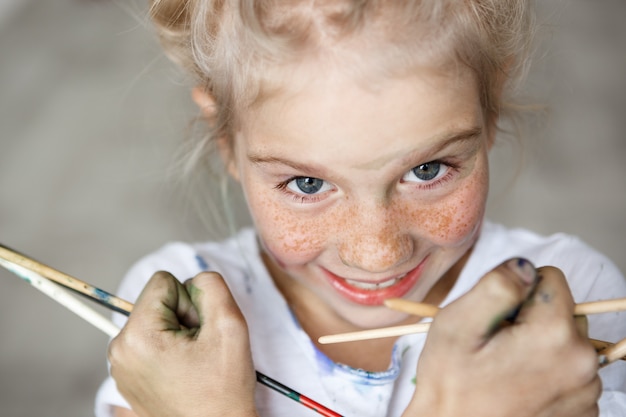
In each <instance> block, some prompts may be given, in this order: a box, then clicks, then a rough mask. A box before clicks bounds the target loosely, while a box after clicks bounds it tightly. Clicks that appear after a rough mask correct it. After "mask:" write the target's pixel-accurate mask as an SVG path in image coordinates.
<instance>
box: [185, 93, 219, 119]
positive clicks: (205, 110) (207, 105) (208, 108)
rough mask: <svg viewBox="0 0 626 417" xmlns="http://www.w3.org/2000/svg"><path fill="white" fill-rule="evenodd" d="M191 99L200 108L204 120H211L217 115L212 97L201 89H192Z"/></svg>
mask: <svg viewBox="0 0 626 417" xmlns="http://www.w3.org/2000/svg"><path fill="white" fill-rule="evenodd" d="M191 99H192V100H193V101H194V103H196V105H197V106H198V107H199V108H200V111H201V112H202V114H203V115H204V117H205V118H206V119H209V120H210V119H213V118H214V117H215V114H216V113H217V106H216V105H215V99H213V96H212V95H211V94H210V93H209V92H207V91H206V90H204V89H203V88H201V87H197V86H196V87H194V88H193V89H192V90H191Z"/></svg>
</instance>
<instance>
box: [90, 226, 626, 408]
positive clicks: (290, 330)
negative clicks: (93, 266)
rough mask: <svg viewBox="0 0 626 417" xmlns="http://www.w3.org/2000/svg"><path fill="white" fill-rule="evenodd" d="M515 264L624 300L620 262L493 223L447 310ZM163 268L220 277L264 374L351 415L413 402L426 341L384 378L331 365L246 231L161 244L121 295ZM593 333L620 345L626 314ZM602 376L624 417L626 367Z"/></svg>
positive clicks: (268, 399) (107, 394)
mask: <svg viewBox="0 0 626 417" xmlns="http://www.w3.org/2000/svg"><path fill="white" fill-rule="evenodd" d="M513 257H524V258H527V259H529V260H530V261H531V262H533V263H534V264H535V266H537V267H540V266H544V265H552V266H556V267H558V268H560V269H561V270H562V271H563V272H564V273H565V276H566V277H567V279H568V282H569V284H570V287H571V290H572V293H573V296H574V300H575V301H576V302H582V301H594V300H602V299H610V298H617V297H626V281H625V280H624V277H623V276H622V274H621V273H620V272H619V271H618V270H617V268H616V267H615V266H614V264H613V263H612V262H611V261H609V260H608V259H607V258H606V257H604V256H603V255H601V254H599V253H597V252H596V251H594V250H593V249H591V248H590V247H588V246H586V245H585V244H584V243H582V242H581V241H580V240H578V239H576V238H574V237H571V236H568V235H564V234H556V235H553V236H549V237H542V236H538V235H536V234H534V233H531V232H529V231H526V230H521V229H515V230H509V229H506V228H504V227H502V226H499V225H495V224H491V223H488V222H486V223H485V224H484V226H483V230H482V232H481V236H480V238H479V240H478V242H477V244H476V246H475V248H474V250H473V252H472V254H471V257H470V259H469V260H468V262H467V264H466V266H465V268H464V270H463V271H462V273H461V275H460V277H459V279H458V280H457V282H456V284H455V286H454V287H453V288H452V290H451V291H450V293H449V295H448V296H447V298H446V299H445V301H444V302H443V303H442V306H443V305H446V304H448V303H449V302H451V301H452V300H454V299H456V298H458V297H459V296H461V295H462V294H464V293H465V292H466V291H468V290H469V289H470V288H471V287H472V286H474V284H475V283H476V282H477V281H478V280H479V279H480V278H481V277H482V276H483V275H484V274H485V273H487V272H489V271H490V270H491V269H493V268H494V267H496V266H498V265H499V264H501V263H502V262H504V261H505V260H507V259H509V258H513ZM158 270H165V271H169V272H171V273H172V274H173V275H174V276H176V277H177V278H178V279H180V280H183V281H184V280H185V279H187V278H191V277H193V276H195V275H196V274H197V273H198V272H200V271H203V270H212V271H217V272H219V273H221V274H222V275H223V276H224V278H225V279H226V280H227V282H228V285H229V287H230V289H231V292H232V293H233V296H234V297H235V299H236V300H237V303H238V304H239V307H240V308H241V310H242V312H243V314H244V316H245V317H246V320H247V322H248V327H249V331H250V341H251V346H252V356H253V360H254V365H255V368H256V369H257V371H259V372H262V373H264V374H265V375H267V376H269V377H271V378H273V379H275V380H277V381H280V382H281V383H283V384H285V385H287V386H289V387H290V388H292V389H295V390H296V391H298V392H300V393H302V394H303V395H306V396H307V397H309V398H311V399H313V400H315V401H317V402H319V403H321V404H323V405H325V406H326V407H329V408H331V409H332V410H334V411H336V412H338V413H340V414H342V415H344V416H347V417H369V416H372V417H374V416H376V417H382V416H388V417H396V416H400V415H401V414H402V412H403V410H404V409H405V408H406V405H407V404H408V402H409V400H410V399H411V396H412V395H413V391H414V388H415V370H416V367H417V360H418V357H419V354H420V352H421V350H422V347H423V344H424V341H425V338H426V336H425V335H423V334H413V335H407V336H403V337H401V338H399V339H398V341H397V343H396V345H395V347H394V350H393V354H392V357H391V358H390V365H389V368H388V370H387V371H384V372H367V371H363V370H359V369H353V368H350V367H348V366H345V365H342V364H338V363H335V362H333V361H331V360H330V359H329V358H328V357H326V356H325V355H324V354H323V353H321V352H319V351H318V350H317V349H316V348H315V346H314V345H313V343H312V341H311V339H310V338H309V337H308V335H307V334H306V333H305V332H304V331H303V330H302V329H301V328H300V327H299V325H298V322H297V320H296V319H295V317H294V316H293V314H292V313H291V311H290V309H289V307H288V305H287V303H286V302H285V300H284V299H283V297H282V295H281V294H280V293H279V292H278V290H277V289H276V287H275V286H274V283H273V282H272V279H271V278H270V276H269V274H268V272H267V270H266V269H265V266H264V264H263V262H262V260H261V258H260V256H259V246H258V242H257V238H256V235H255V232H254V231H253V230H252V229H243V230H242V231H241V232H239V233H238V235H237V236H235V237H233V238H231V239H229V240H226V241H224V242H209V243H198V244H187V243H170V244H168V245H166V246H164V247H163V248H161V249H160V250H159V251H157V252H155V253H153V254H151V255H149V256H147V257H145V258H143V259H142V260H140V261H139V262H138V263H137V264H136V265H135V266H134V267H133V268H132V269H131V270H130V271H129V273H128V274H127V276H126V277H125V278H124V280H123V282H122V284H121V287H120V290H119V292H118V294H119V296H120V297H122V298H124V299H127V300H135V299H136V298H137V296H138V295H139V293H140V292H141V290H142V288H143V287H144V285H145V284H146V282H147V281H148V280H149V278H150V277H151V276H152V274H153V273H154V272H156V271H158ZM125 320H126V318H125V317H123V316H121V315H119V314H114V321H115V322H116V323H117V324H118V325H120V326H122V325H123V324H124V322H125ZM589 329H590V330H589V336H590V337H592V338H595V339H600V340H606V341H612V342H615V341H617V340H619V339H621V338H624V337H626V314H622V313H612V314H601V315H594V316H589ZM600 375H601V377H602V382H603V390H604V392H603V395H602V398H601V400H600V410H601V416H602V417H623V416H626V362H623V361H619V363H615V364H612V365H610V366H608V367H606V368H604V369H602V370H601V371H600ZM210 377H211V376H210V375H207V378H210ZM256 400H257V407H258V411H259V415H260V416H262V417H293V416H307V415H310V416H315V415H319V414H317V413H315V412H314V411H312V410H309V409H307V408H305V407H304V406H302V405H301V404H298V403H297V402H295V401H293V400H291V399H289V398H287V397H285V396H283V395H280V394H278V393H276V392H274V391H272V390H270V389H269V388H267V387H265V386H262V385H261V384H257V391H256ZM111 405H118V406H126V407H127V403H126V402H125V401H124V399H123V398H122V397H121V395H120V394H119V393H118V391H117V389H116V388H115V383H114V381H113V380H112V379H111V378H110V377H109V378H108V379H107V380H105V382H104V383H103V384H102V386H101V388H100V390H99V392H98V395H97V398H96V416H97V417H108V416H110V415H111V412H110V406H111Z"/></svg>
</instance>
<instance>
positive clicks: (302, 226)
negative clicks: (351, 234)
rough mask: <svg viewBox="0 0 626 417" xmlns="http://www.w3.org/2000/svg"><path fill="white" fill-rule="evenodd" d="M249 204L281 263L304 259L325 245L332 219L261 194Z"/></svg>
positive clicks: (267, 244)
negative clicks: (310, 214) (300, 211)
mask: <svg viewBox="0 0 626 417" xmlns="http://www.w3.org/2000/svg"><path fill="white" fill-rule="evenodd" d="M248 204H249V207H250V211H251V213H252V218H253V220H254V223H255V226H256V229H257V231H258V233H259V236H260V238H261V240H262V242H263V245H264V247H265V248H266V250H267V251H268V252H269V253H270V254H271V255H272V256H273V257H274V258H275V259H276V261H277V262H278V263H279V264H281V265H282V266H285V265H289V264H300V263H305V262H307V261H309V260H311V259H313V258H315V257H316V256H317V255H318V254H319V253H320V252H321V251H322V250H323V249H324V247H325V245H326V241H327V238H328V234H329V232H328V231H329V228H332V227H329V222H331V223H332V222H333V220H332V219H328V218H326V217H325V216H316V217H315V218H314V219H307V218H306V217H307V215H306V214H301V215H298V214H297V213H294V212H293V211H291V210H289V209H287V208H286V207H285V205H284V204H279V203H275V202H272V201H271V199H269V198H266V199H264V198H263V196H262V195H257V196H255V197H254V198H252V199H249V200H248ZM334 221H336V220H334Z"/></svg>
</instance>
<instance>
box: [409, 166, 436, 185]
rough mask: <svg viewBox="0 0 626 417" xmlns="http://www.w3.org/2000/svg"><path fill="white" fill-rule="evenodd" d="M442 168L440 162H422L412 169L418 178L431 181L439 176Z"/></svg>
mask: <svg viewBox="0 0 626 417" xmlns="http://www.w3.org/2000/svg"><path fill="white" fill-rule="evenodd" d="M440 169H441V164H440V163H438V162H429V163H427V164H422V165H420V166H417V167H415V168H413V169H412V171H413V173H414V174H415V176H416V177H417V178H419V179H420V180H422V181H430V180H432V179H433V178H436V177H437V174H439V170H440Z"/></svg>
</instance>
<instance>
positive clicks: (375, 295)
mask: <svg viewBox="0 0 626 417" xmlns="http://www.w3.org/2000/svg"><path fill="white" fill-rule="evenodd" d="M425 263H426V259H424V260H423V261H422V262H420V264H419V265H418V266H416V267H415V268H414V269H413V270H411V271H409V272H408V273H407V274H406V275H405V276H404V277H403V278H402V279H401V280H400V281H398V282H397V283H395V284H394V285H392V286H390V287H387V288H381V289H379V290H366V289H363V288H358V287H355V286H353V285H350V284H348V282H347V281H346V280H345V279H344V278H341V277H339V276H337V275H335V274H333V273H332V272H330V271H327V270H324V272H325V273H326V276H327V278H328V281H329V282H330V284H331V285H332V286H333V288H335V290H337V292H339V293H340V294H341V295H343V296H344V297H345V298H347V299H349V300H350V301H353V302H355V303H358V304H364V305H382V304H383V302H384V301H385V300H386V299H388V298H400V297H402V296H404V295H405V294H406V293H408V292H409V291H410V290H411V289H412V288H413V286H414V285H415V283H416V282H417V281H418V280H419V278H420V276H421V275H422V270H423V269H424V264H425Z"/></svg>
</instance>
